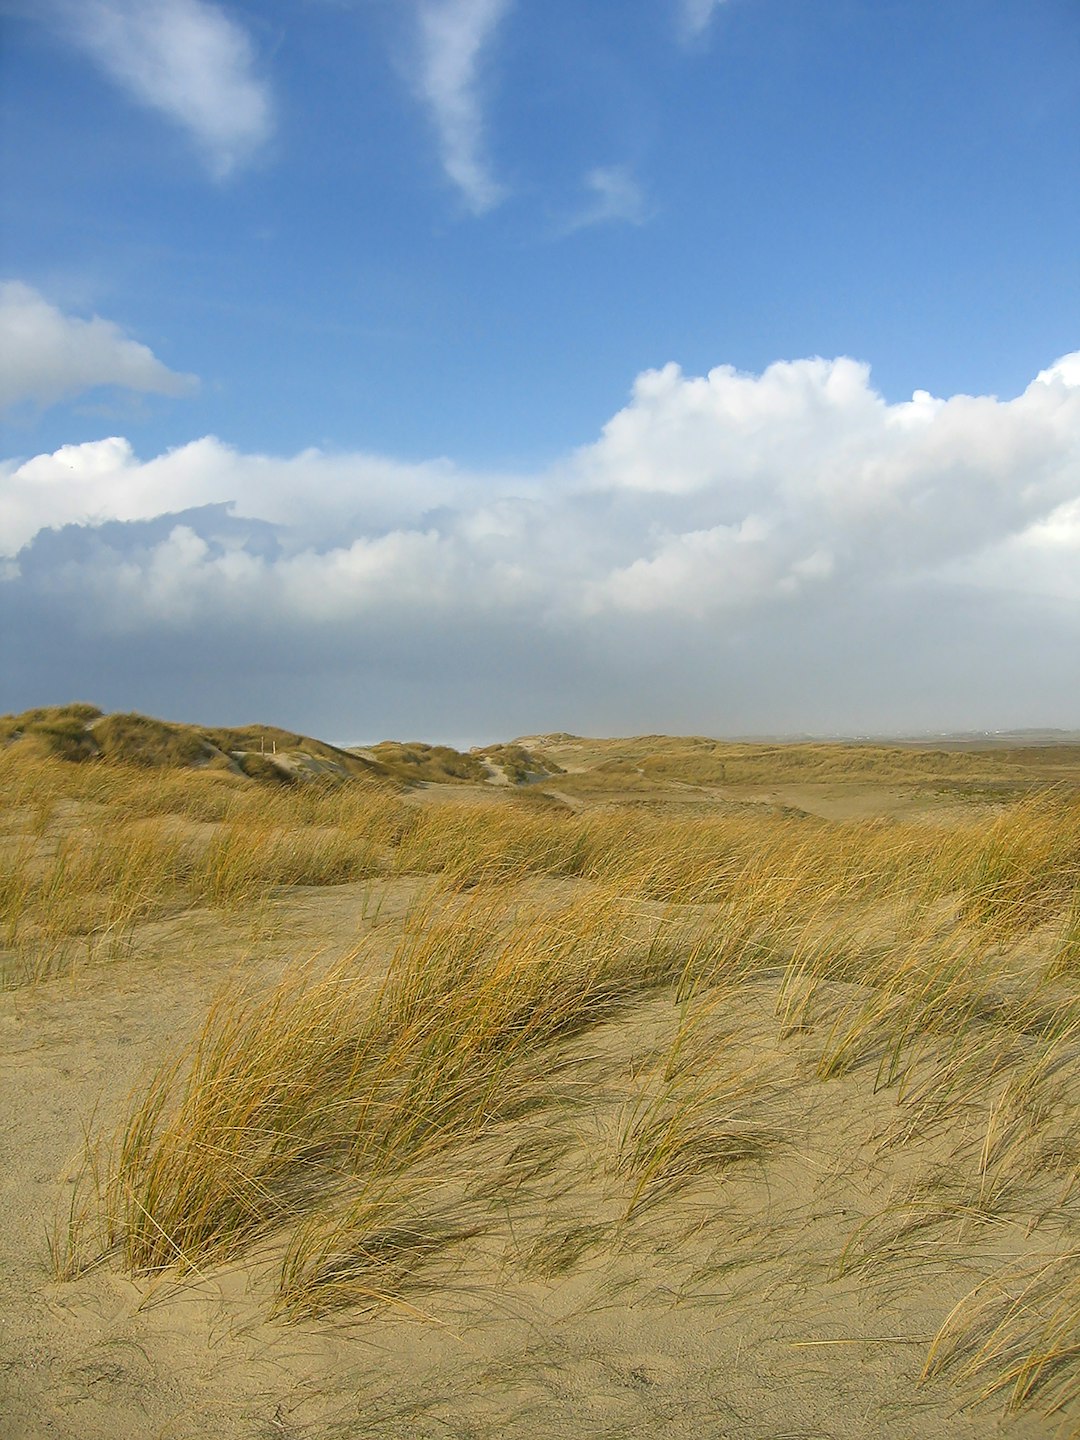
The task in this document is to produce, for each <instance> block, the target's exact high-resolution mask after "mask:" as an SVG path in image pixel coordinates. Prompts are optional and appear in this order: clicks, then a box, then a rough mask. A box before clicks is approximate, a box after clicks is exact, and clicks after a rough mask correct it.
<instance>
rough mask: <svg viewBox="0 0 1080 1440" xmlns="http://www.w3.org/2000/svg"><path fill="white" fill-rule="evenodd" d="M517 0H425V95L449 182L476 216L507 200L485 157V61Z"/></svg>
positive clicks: (421, 78)
mask: <svg viewBox="0 0 1080 1440" xmlns="http://www.w3.org/2000/svg"><path fill="white" fill-rule="evenodd" d="M511 3H512V0H421V3H420V7H419V12H418V20H419V31H420V68H419V76H418V80H417V88H418V90H419V93H420V95H421V97H422V99H423V101H424V103H425V104H426V105H427V106H428V108H429V110H430V111H431V116H432V119H433V120H434V122H435V129H436V131H437V133H438V137H439V151H440V154H441V157H442V164H443V169H444V170H445V171H446V175H447V177H448V179H449V180H450V181H451V182H452V183H453V184H454V185H456V186H457V188H458V190H460V191H461V194H462V195H463V196H464V198H465V202H466V204H467V205H468V207H469V209H470V210H471V211H472V212H473V214H474V215H482V214H483V213H484V212H485V211H487V210H491V209H492V208H493V207H494V206H495V205H497V204H498V203H499V201H500V200H501V199H502V198H503V194H504V191H503V188H502V186H501V185H499V184H498V182H497V181H496V180H495V179H494V177H493V176H492V174H491V171H490V169H489V167H488V163H487V159H486V156H485V154H484V119H483V112H482V109H481V105H480V99H479V96H478V94H477V83H478V79H479V70H480V63H481V60H482V57H483V52H484V50H485V49H486V48H487V47H488V46H489V45H490V43H491V40H492V38H493V37H494V34H495V31H496V29H497V28H498V26H499V23H500V21H501V20H502V19H503V17H504V16H505V15H506V14H507V12H508V11H509V9H510V5H511Z"/></svg>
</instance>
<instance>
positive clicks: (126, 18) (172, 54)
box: [56, 0, 273, 179]
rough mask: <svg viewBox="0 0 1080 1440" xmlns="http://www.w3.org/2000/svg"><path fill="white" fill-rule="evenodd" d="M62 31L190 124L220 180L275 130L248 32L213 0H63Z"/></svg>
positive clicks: (150, 100)
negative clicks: (212, 0) (148, 0)
mask: <svg viewBox="0 0 1080 1440" xmlns="http://www.w3.org/2000/svg"><path fill="white" fill-rule="evenodd" d="M56 13H57V17H58V21H59V24H60V26H61V30H62V33H63V34H64V35H65V37H66V38H67V39H68V40H69V41H70V42H71V43H72V44H74V45H76V46H77V47H78V48H79V49H80V50H82V51H84V52H85V53H86V54H87V55H88V56H89V57H90V58H91V59H92V60H93V61H94V63H95V64H96V65H97V66H98V67H99V69H101V70H102V71H103V72H104V73H105V75H107V76H108V78H109V79H110V80H112V81H113V83H114V84H116V85H118V86H119V87H120V89H122V90H123V91H125V92H126V93H127V94H128V95H129V96H130V97H131V98H132V99H133V100H134V101H136V103H137V104H139V105H142V106H144V107H146V108H148V109H151V110H156V111H158V112H159V113H160V114H161V115H164V116H165V117H166V119H168V120H170V121H172V122H173V123H174V124H177V125H179V126H180V127H181V129H183V130H185V131H186V132H187V133H188V134H189V135H190V136H191V138H192V139H193V140H194V142H195V144H196V145H197V146H198V148H199V150H200V151H201V153H202V155H203V158H204V160H205V162H206V164H207V166H208V168H209V170H210V172H211V174H212V175H213V176H214V177H215V178H216V179H224V178H226V177H227V176H228V175H230V174H232V172H233V171H234V170H236V169H237V168H239V167H240V166H242V165H244V164H246V163H247V162H249V161H250V160H251V159H252V158H253V157H254V156H255V154H256V153H257V152H258V151H259V149H260V148H261V147H262V146H263V145H264V144H265V142H266V141H267V140H268V139H269V137H270V134H271V133H272V130H273V103H272V100H271V96H270V91H269V88H268V86H267V85H266V83H265V81H263V80H262V79H260V77H259V76H258V75H257V74H256V71H255V54H254V49H253V47H252V44H251V40H250V39H249V37H248V34H247V32H246V31H245V30H244V29H243V28H242V27H241V26H240V25H239V24H238V23H237V21H235V20H234V19H232V18H231V17H230V16H229V15H227V14H226V13H225V11H223V10H222V9H221V8H220V7H219V6H217V5H214V4H211V3H210V0H151V3H147V0H59V4H58V5H57V7H56Z"/></svg>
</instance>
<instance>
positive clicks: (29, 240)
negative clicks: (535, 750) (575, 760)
mask: <svg viewBox="0 0 1080 1440" xmlns="http://www.w3.org/2000/svg"><path fill="white" fill-rule="evenodd" d="M0 18H2V22H3V27H4V51H3V58H2V62H0V63H2V66H3V91H4V98H3V102H2V104H3V111H2V121H3V152H2V177H0V178H2V182H3V183H2V188H3V193H4V201H3V205H4V211H3V231H2V244H3V262H2V266H0V281H3V282H5V284H4V289H3V291H2V292H0V339H2V340H3V342H4V350H5V351H6V355H7V359H6V360H0V399H2V400H3V401H4V403H5V412H4V425H3V432H2V436H0V455H2V456H6V457H7V459H6V461H5V462H4V464H3V468H2V469H0V557H6V558H0V566H2V567H3V568H2V569H0V577H2V578H0V605H2V607H3V615H2V618H3V621H4V626H5V633H6V634H7V636H8V640H9V641H10V645H11V651H10V655H9V657H8V660H9V663H8V664H7V665H6V666H5V671H6V676H7V679H6V681H3V682H0V688H2V693H0V706H2V707H3V708H9V709H10V708H23V706H24V705H30V704H34V703H44V702H46V701H54V700H61V699H66V698H71V697H72V695H74V694H75V693H76V692H78V693H79V694H81V695H85V696H86V697H87V698H91V699H95V700H97V703H99V704H103V705H106V706H108V707H110V708H112V707H116V708H136V707H137V708H145V709H157V710H158V711H159V712H164V713H171V714H176V715H178V716H179V715H180V714H181V712H183V715H185V716H188V717H190V718H196V719H197V718H206V719H218V718H219V719H223V720H224V719H232V718H242V717H243V716H245V715H252V714H254V713H256V712H258V713H259V714H260V715H261V716H262V718H265V719H266V720H277V721H281V722H282V723H292V724H298V725H301V724H302V725H306V726H308V727H309V728H312V729H317V730H319V731H320V733H328V734H332V735H334V736H336V737H337V738H342V739H348V738H365V737H366V738H374V737H376V736H377V735H379V734H384V733H398V734H405V733H411V734H422V733H426V734H428V735H429V737H430V738H457V739H467V738H477V739H480V738H489V737H492V736H495V735H506V734H509V733H511V732H515V731H524V730H535V729H540V728H568V729H581V730H584V729H593V730H598V729H602V730H605V731H608V732H611V731H617V730H623V731H632V730H636V729H642V728H649V729H665V730H680V729H697V730H705V731H708V732H710V733H716V734H725V733H727V734H730V733H737V732H746V731H761V732H764V731H777V730H792V731H794V730H799V731H802V730H806V731H842V732H850V731H856V730H866V729H873V730H880V731H890V730H891V731H895V730H904V729H911V728H948V727H951V726H966V725H973V726H988V727H994V726H998V725H1001V726H1006V725H1013V724H1033V725H1034V724H1061V725H1074V724H1080V665H1078V664H1077V662H1076V660H1075V658H1074V656H1075V655H1076V654H1080V648H1077V642H1078V641H1080V625H1078V621H1077V612H1078V608H1080V607H1078V605H1077V601H1078V600H1080V362H1078V361H1077V360H1076V359H1075V355H1076V352H1077V351H1078V350H1080V261H1078V258H1077V256H1078V251H1080V247H1078V244H1077V236H1080V173H1078V172H1080V87H1078V86H1077V84H1076V76H1077V75H1078V74H1080V9H1078V7H1077V5H1076V3H1075V0H1024V3H1020V0H995V3H994V4H992V5H989V4H986V3H985V0H948V3H945V4H942V3H941V0H821V3H817V4H808V3H806V0H714V3H709V0H619V3H615V0H572V3H571V0H545V3H543V4H540V3H538V0H351V3H350V0H260V3H257V4H256V3H240V0H233V3H227V0H34V3H29V0H0ZM817 357H822V358H820V359H819V358H817ZM1059 361H1060V362H1061V363H1060V364H1059V363H1058V362H1059ZM672 366H674V367H678V368H677V369H672V368H665V367H672ZM868 367H869V368H868ZM1040 377H1041V378H1040ZM916 392H918V394H919V396H921V397H924V398H923V399H920V400H919V401H917V402H915V403H913V402H912V396H913V395H915V394H916ZM965 397H971V398H970V399H965ZM50 457H51V458H50ZM73 606H74V609H75V610H76V611H77V612H78V615H77V617H76V618H75V619H73V618H72V608H73ZM223 614H228V616H229V617H230V619H229V625H228V626H225V625H224V623H223V622H222V619H221V617H222V615H223ZM944 637H952V638H951V640H947V639H945V638H944ZM270 651H272V652H273V657H274V658H273V663H270V661H269V660H268V658H267V656H268V652H270ZM166 657H167V658H166ZM793 677H798V682H797V684H793V683H791V681H792V680H793Z"/></svg>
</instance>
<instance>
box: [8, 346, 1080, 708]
mask: <svg viewBox="0 0 1080 1440" xmlns="http://www.w3.org/2000/svg"><path fill="white" fill-rule="evenodd" d="M1078 362H1080V357H1078V356H1067V357H1064V358H1063V359H1062V360H1061V361H1059V362H1057V363H1056V364H1055V365H1053V366H1051V367H1049V368H1047V369H1046V370H1044V371H1043V372H1042V373H1041V374H1040V375H1039V376H1038V377H1037V378H1036V379H1035V380H1033V381H1032V382H1031V384H1030V385H1029V386H1028V387H1027V388H1026V390H1025V391H1024V392H1023V393H1022V394H1021V395H1019V396H1017V397H1016V398H1014V399H1011V400H999V399H997V398H995V397H993V396H966V395H957V396H953V397H951V398H948V399H941V398H934V397H932V396H931V395H929V394H927V393H925V392H917V393H916V394H915V396H914V397H913V398H912V400H911V401H909V402H907V403H903V404H888V403H886V401H885V400H884V399H883V398H882V397H881V395H880V394H878V393H877V392H876V391H875V390H874V388H873V386H872V383H871V380H870V374H869V370H868V368H867V367H866V366H865V365H862V364H859V363H857V362H855V361H853V360H850V359H846V358H840V359H836V360H822V359H807V360H799V361H793V362H778V363H776V364H774V365H771V366H770V367H769V368H768V369H766V370H765V371H764V372H763V373H762V374H760V375H748V374H743V373H740V372H737V371H735V370H734V369H732V368H731V367H729V366H721V367H718V368H717V369H715V370H712V371H711V372H710V373H709V374H708V375H705V376H687V375H684V374H683V373H682V372H681V371H680V370H679V368H678V367H677V366H675V365H667V366H665V367H663V368H662V369H658V370H652V371H647V372H645V373H644V374H642V375H640V376H639V377H638V379H637V381H636V382H635V384H634V387H633V391H632V394H631V396H630V399H629V402H628V404H627V405H626V406H625V407H624V408H623V409H622V410H620V411H619V412H618V413H617V414H616V415H614V416H613V417H612V418H611V419H610V420H609V421H608V423H607V424H606V425H605V426H604V427H603V430H602V432H601V433H600V435H599V436H598V438H597V439H596V440H595V441H594V442H593V443H591V444H589V445H586V446H583V447H582V448H581V449H579V450H578V451H576V452H575V453H573V454H571V455H568V456H567V457H565V458H564V460H563V461H562V462H561V463H560V464H558V465H557V466H555V467H553V468H552V469H551V470H550V471H549V472H547V473H545V474H542V475H534V476H512V475H511V476H507V475H501V476H500V475H477V474H470V473H467V472H463V471H461V470H459V469H458V468H456V467H454V466H453V465H451V464H449V463H448V462H445V461H440V462H432V463H430V464H425V465H403V464H400V463H397V462H395V461H393V460H389V459H385V458H380V457H375V456H370V455H364V454H347V455H327V454H324V453H322V452H319V451H308V452H304V453H302V454H300V455H297V456H293V457H289V458H279V457H272V456H260V455H248V454H242V453H240V452H237V451H236V450H234V449H232V448H231V447H229V446H227V445H225V444H223V443H222V442H221V441H220V440H217V439H215V438H213V437H205V438H203V439H200V440H197V441H194V442H192V443H191V444H188V445H185V446H182V447H180V448H178V449H176V450H173V451H170V452H168V453H166V454H164V455H160V456H157V457H154V458H151V459H147V460H140V459H139V458H137V457H136V455H135V454H134V453H133V450H132V447H131V446H130V444H129V443H128V442H127V441H126V440H123V439H119V438H114V439H107V440H102V441H98V442H95V443H93V444H87V445H78V446H67V447H64V448H63V449H61V450H59V451H57V452H56V453H55V454H52V455H40V456H37V457H35V458H33V459H32V460H29V461H26V462H24V463H21V464H15V463H11V464H9V465H8V466H6V467H5V469H4V471H3V473H2V480H3V484H2V488H0V497H2V498H0V554H2V555H3V556H5V557H6V559H5V560H4V561H3V562H2V563H3V564H4V566H5V569H4V571H3V574H4V575H5V576H6V580H5V581H4V583H3V584H0V603H3V604H4V605H5V606H8V605H10V606H16V605H17V606H20V607H21V609H22V612H23V613H24V614H26V615H29V616H31V617H33V619H32V621H31V624H32V626H38V627H41V629H42V630H43V631H44V630H48V628H49V627H50V626H55V624H56V623H57V621H56V617H57V616H58V615H61V614H62V615H64V616H65V617H66V619H65V626H66V631H65V633H68V634H70V632H71V630H72V628H75V629H78V630H79V631H80V632H81V634H82V636H83V642H84V645H85V644H86V643H89V644H90V646H91V648H92V649H95V650H96V652H97V653H98V654H99V655H108V656H111V657H112V660H111V663H112V664H113V665H114V666H115V667H119V670H121V671H122V670H124V668H125V666H126V665H128V664H129V663H130V657H131V656H132V655H134V654H136V653H138V652H139V650H140V647H141V646H144V645H147V644H151V645H154V646H156V647H158V648H160V646H161V645H162V644H164V643H165V641H164V639H163V637H168V644H169V645H170V646H171V647H173V648H172V651H171V653H172V654H173V657H174V661H175V660H176V657H178V656H183V655H187V656H188V657H189V660H190V661H191V663H192V664H194V663H195V662H194V660H193V659H192V658H191V657H193V656H195V655H196V654H201V655H202V657H203V658H202V661H201V662H200V663H201V664H202V665H203V667H204V668H206V667H209V668H211V669H213V668H215V667H218V666H220V665H222V664H224V663H225V662H224V659H223V657H224V656H225V655H226V654H227V653H229V652H230V647H231V646H233V645H236V644H240V643H241V640H243V646H242V648H244V649H245V650H246V653H247V654H248V655H249V656H250V655H251V654H254V653H258V646H259V644H268V643H269V637H271V636H272V637H273V647H272V648H273V653H274V655H275V656H277V657H280V656H281V655H282V654H288V655H290V656H291V657H292V658H291V659H290V660H289V662H288V664H289V666H292V667H295V666H297V665H299V666H300V667H301V668H304V667H307V668H308V669H311V670H313V672H314V673H315V674H316V675H317V676H321V677H322V680H321V681H311V682H310V685H309V694H311V695H314V694H316V693H319V685H320V684H323V685H325V686H330V685H331V680H332V677H335V676H336V682H335V683H336V684H337V687H338V690H337V695H338V700H339V702H340V703H341V704H343V705H344V704H345V696H346V695H349V696H352V697H353V698H352V699H351V700H350V701H349V703H350V704H352V705H353V707H354V708H353V710H351V711H350V712H349V713H350V714H355V713H356V711H355V705H356V703H357V702H356V700H355V693H354V692H355V691H356V690H357V688H362V689H363V692H364V695H365V700H364V704H365V705H371V704H374V703H375V700H376V697H378V696H382V697H383V698H382V700H381V701H379V703H380V704H382V705H383V707H384V708H383V711H382V712H380V713H389V712H388V711H387V710H386V707H387V706H389V707H390V711H392V710H393V706H394V705H400V706H405V705H406V701H405V699H404V698H403V697H405V696H407V695H411V696H412V697H413V699H412V701H411V702H410V703H412V704H413V705H414V708H415V704H417V703H420V701H418V700H417V697H418V696H419V697H423V696H424V695H427V696H429V697H431V696H436V695H437V696H439V697H440V699H439V706H440V707H441V708H440V710H439V713H440V714H441V715H442V716H443V720H444V724H443V729H442V733H446V729H445V723H448V722H447V721H446V717H448V716H451V715H453V716H457V717H458V719H457V720H456V721H455V722H454V723H455V724H457V725H458V726H459V727H460V726H468V727H471V733H473V734H476V733H477V732H478V727H479V728H480V729H483V726H484V723H485V722H484V717H487V719H488V723H489V729H490V728H491V727H494V731H495V732H496V733H498V732H499V731H502V732H503V733H507V732H508V731H509V730H513V729H519V730H520V729H528V728H535V727H537V726H539V725H542V724H544V723H545V722H550V723H551V724H552V725H555V724H556V723H557V722H559V721H560V720H561V721H563V722H567V728H589V727H590V726H591V728H594V729H595V728H605V727H606V728H609V729H610V728H620V721H619V719H618V715H619V714H622V715H623V717H624V718H623V720H622V721H621V727H622V728H628V729H632V728H640V725H635V724H634V720H635V719H640V720H643V721H646V722H647V723H648V724H649V725H650V726H656V727H658V728H666V729H679V728H687V726H688V724H690V723H691V722H693V728H704V729H711V730H712V731H713V732H714V733H721V732H724V731H726V732H727V733H731V731H732V730H733V729H741V730H746V729H749V728H756V729H772V730H778V729H790V728H798V729H811V728H819V729H820V728H841V729H848V730H851V729H855V728H866V727H867V726H873V725H876V726H877V728H886V729H888V728H897V727H900V728H903V727H905V726H909V727H910V726H913V725H917V724H919V723H921V722H925V723H927V724H941V725H947V724H965V723H975V722H976V720H977V719H979V717H980V716H981V715H983V714H984V713H985V718H986V720H987V722H988V723H989V722H990V721H991V720H996V721H997V722H998V723H1001V724H1010V723H1033V724H1034V723H1051V722H1056V723H1065V721H1066V719H1067V718H1068V717H1067V716H1066V714H1065V712H1066V711H1068V710H1069V709H1070V707H1071V712H1072V716H1073V718H1072V721H1071V722H1070V723H1076V720H1077V717H1078V716H1080V667H1077V665H1076V663H1075V659H1073V660H1072V661H1071V662H1070V661H1068V660H1067V658H1066V656H1067V655H1068V654H1071V655H1073V656H1074V657H1075V655H1076V654H1078V653H1080V608H1078V607H1077V603H1076V602H1077V600H1078V599H1080V581H1078V576H1080V383H1078V382H1080V375H1078ZM224 617H227V624H226V622H225V619H224ZM38 638H39V644H38V645H37V647H36V648H35V651H34V653H35V654H37V653H39V652H40V649H41V645H40V635H39V637H38ZM1010 645H1012V646H1014V653H1013V654H1012V658H1011V659H1010V653H1009V646H1010ZM1063 646H1066V647H1072V648H1071V649H1066V650H1062V648H1061V647H1063ZM860 655H861V658H860ZM1055 656H1056V657H1057V660H1056V661H1055V659H1054V657H1055ZM299 657H302V658H299ZM451 657H457V658H456V662H455V664H453V665H452V664H451ZM26 663H29V662H26ZM230 663H232V662H230ZM30 668H31V669H32V668H33V666H30ZM38 668H39V669H40V668H41V667H40V665H39V667H38ZM180 669H181V670H182V669H183V666H181V667H180ZM248 669H249V671H251V669H252V667H251V665H250V663H249V666H248ZM241 673H242V671H241V672H238V671H236V670H233V671H232V672H231V676H232V679H233V680H234V682H235V683H237V684H240V685H243V683H244V682H243V681H242V679H240V678H239V675H240V674H241ZM290 673H294V672H293V671H290ZM361 675H362V676H364V681H363V686H361V684H360V680H359V679H358V678H355V677H359V676H361ZM343 676H344V677H354V678H353V680H352V681H347V680H344V679H343ZM373 676H378V677H381V678H379V680H378V684H375V683H374V680H373ZM658 677H662V683H659V684H658V683H657V682H658ZM249 678H251V680H252V683H254V684H256V687H257V685H258V684H261V683H262V679H260V677H259V676H257V675H255V674H254V673H253V672H252V674H251V675H250V676H249ZM162 683H165V682H164V681H163V682H162ZM1020 685H1022V686H1023V690H1022V693H1021V692H1018V691H1017V689H1016V687H1017V686H1020ZM507 686H512V687H513V691H514V699H513V702H512V703H510V702H508V701H507V699H506V694H507V691H506V687H507ZM380 687H381V688H380ZM800 687H802V688H801V690H800ZM188 693H190V692H188ZM328 693H329V692H328ZM390 696H393V697H394V698H393V700H392V701H391V700H390V699H389V698H387V697H390ZM500 696H501V697H502V698H499V697H500ZM31 698H32V697H31ZM526 702H528V703H526ZM27 703H30V702H29V699H28V700H27ZM312 703H314V701H313V702H312ZM319 703H320V704H322V703H323V702H319ZM327 703H329V702H327ZM335 703H337V702H335ZM551 706H554V707H555V708H557V709H558V710H559V713H558V714H551V713H548V710H549V707H551ZM665 706H666V707H667V708H666V709H665ZM560 707H561V708H560ZM628 707H629V709H628ZM635 707H637V708H636V711H635ZM642 707H644V709H645V711H646V712H647V713H645V714H644V715H642V713H641V711H642ZM1025 707H1027V708H1025ZM164 708H169V707H167V706H166V707H164ZM406 708H407V707H406ZM172 709H173V710H174V711H175V710H176V706H175V705H174V706H173V707H172ZM190 709H191V706H190V704H189V705H188V706H187V710H190ZM991 710H994V711H995V713H994V714H992V715H991V714H990V713H989V712H990V711H991ZM1029 711H1030V712H1031V713H1029ZM1036 711H1038V713H1037V714H1036V713H1035V712H1036ZM568 712H569V713H568ZM1051 712H1052V713H1051ZM320 713H321V712H320ZM335 713H336V712H335ZM394 713H396V712H394ZM402 713H405V712H404V711H403V712H402ZM413 713H414V710H409V711H408V714H410V715H411V714H413ZM710 715H711V716H713V717H714V718H713V720H712V721H711V723H709V720H708V717H709V716H710ZM890 717H892V721H893V723H892V724H890V723H888V722H889V720H890ZM310 718H315V719H318V718H319V716H315V717H309V719H310ZM515 722H520V723H515ZM333 723H334V724H335V725H337V726H338V729H337V731H336V733H338V734H339V735H340V734H341V730H340V725H341V724H343V723H345V721H344V719H341V720H337V721H334V722H333ZM326 728H327V726H326V724H325V723H324V724H323V729H324V730H325V729H326ZM384 728H389V725H387V727H384ZM410 728H415V726H414V727H410ZM429 728H430V727H429ZM346 733H347V732H346ZM458 733H460V728H459V732H458Z"/></svg>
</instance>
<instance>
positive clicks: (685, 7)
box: [678, 0, 727, 40]
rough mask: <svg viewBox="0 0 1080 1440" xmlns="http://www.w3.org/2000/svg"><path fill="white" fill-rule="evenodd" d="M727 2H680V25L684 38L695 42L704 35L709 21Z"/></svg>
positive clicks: (691, 0) (700, 0)
mask: <svg viewBox="0 0 1080 1440" xmlns="http://www.w3.org/2000/svg"><path fill="white" fill-rule="evenodd" d="M726 3H727V0H678V5H679V8H678V24H679V30H680V33H681V34H682V36H683V38H684V39H686V40H695V39H696V38H697V37H698V36H699V35H704V33H705V31H706V30H707V29H708V28H709V21H710V20H711V19H712V17H713V15H714V14H715V13H716V11H717V10H719V9H720V6H721V5H724V4H726Z"/></svg>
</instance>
